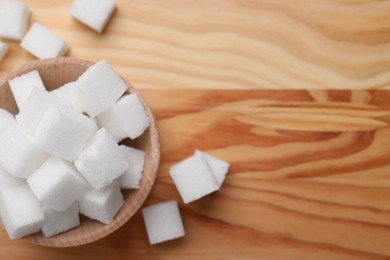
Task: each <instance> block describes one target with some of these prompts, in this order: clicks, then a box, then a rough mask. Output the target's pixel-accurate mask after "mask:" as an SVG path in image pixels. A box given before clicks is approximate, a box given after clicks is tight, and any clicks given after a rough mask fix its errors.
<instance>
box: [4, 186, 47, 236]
mask: <svg viewBox="0 0 390 260" xmlns="http://www.w3.org/2000/svg"><path fill="white" fill-rule="evenodd" d="M0 212H1V219H2V222H3V225H4V227H5V229H6V230H7V233H8V236H9V238H10V239H16V238H20V237H23V236H27V235H30V234H33V233H36V232H38V231H39V230H40V228H41V225H42V221H43V219H44V215H43V212H42V210H41V206H40V204H39V202H38V200H37V199H36V198H35V196H34V194H33V193H32V192H31V190H30V188H29V187H28V186H27V185H23V186H19V187H15V188H11V189H8V190H6V191H3V192H2V193H1V199H0Z"/></svg>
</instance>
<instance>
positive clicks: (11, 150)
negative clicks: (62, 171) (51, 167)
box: [0, 125, 48, 178]
mask: <svg viewBox="0 0 390 260" xmlns="http://www.w3.org/2000/svg"><path fill="white" fill-rule="evenodd" d="M47 157H48V154H47V153H46V152H45V151H43V150H41V149H40V148H38V147H37V146H36V145H35V144H34V143H33V141H32V139H31V138H30V137H29V136H27V135H25V134H24V133H23V132H22V131H21V130H20V129H19V128H18V127H17V126H16V125H15V126H10V127H8V128H7V129H6V131H5V132H4V134H3V135H1V136H0V164H1V165H2V166H3V168H4V170H6V171H7V172H8V173H10V174H12V175H13V176H15V177H19V178H27V177H28V176H29V175H31V174H32V173H33V172H34V171H35V170H36V169H37V168H38V167H40V166H41V165H42V163H43V162H44V161H45V160H46V158H47Z"/></svg>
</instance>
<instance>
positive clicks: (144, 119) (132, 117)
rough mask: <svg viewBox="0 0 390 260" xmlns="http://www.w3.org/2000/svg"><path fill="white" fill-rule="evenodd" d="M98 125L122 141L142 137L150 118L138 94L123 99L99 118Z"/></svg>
mask: <svg viewBox="0 0 390 260" xmlns="http://www.w3.org/2000/svg"><path fill="white" fill-rule="evenodd" d="M97 120H98V123H99V124H100V125H101V126H103V127H105V128H106V129H107V131H108V132H109V133H110V134H111V135H112V136H113V137H114V138H115V139H116V140H117V141H120V140H122V139H124V138H126V137H130V138H132V139H135V138H137V137H138V136H140V135H141V134H142V133H143V132H144V131H145V129H146V128H148V127H149V123H150V122H149V118H148V116H147V115H146V112H145V109H144V106H143V104H142V102H141V100H140V99H139V97H138V95H137V94H131V95H126V96H124V97H122V98H121V99H120V100H119V101H118V102H117V103H116V104H115V105H114V107H113V108H112V109H111V110H109V111H107V112H104V113H102V114H100V115H99V116H98V117H97Z"/></svg>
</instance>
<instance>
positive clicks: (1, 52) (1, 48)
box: [0, 42, 8, 61]
mask: <svg viewBox="0 0 390 260" xmlns="http://www.w3.org/2000/svg"><path fill="white" fill-rule="evenodd" d="M7 52H8V45H7V44H6V43H4V42H0V61H1V60H2V59H3V58H4V56H5V55H6V54H7Z"/></svg>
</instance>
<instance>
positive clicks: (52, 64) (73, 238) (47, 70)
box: [0, 57, 160, 247]
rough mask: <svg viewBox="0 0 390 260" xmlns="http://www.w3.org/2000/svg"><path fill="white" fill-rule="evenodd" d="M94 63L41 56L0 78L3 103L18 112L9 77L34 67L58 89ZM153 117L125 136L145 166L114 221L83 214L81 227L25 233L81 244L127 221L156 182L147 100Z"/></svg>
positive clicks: (39, 240)
mask: <svg viewBox="0 0 390 260" xmlns="http://www.w3.org/2000/svg"><path fill="white" fill-rule="evenodd" d="M91 65H92V63H91V62H88V61H84V60H79V59H75V58H65V57H63V58H56V59H47V60H39V61H34V62H31V63H28V64H26V65H24V66H21V67H20V68H17V69H15V70H13V71H11V72H10V73H8V74H7V75H5V76H3V77H2V78H0V107H2V108H4V109H6V110H8V111H9V112H11V113H13V114H16V113H17V112H18V108H17V106H16V103H15V101H14V98H13V96H12V93H11V90H10V87H9V85H8V80H9V79H12V78H14V77H16V76H19V75H22V74H24V73H27V72H29V71H32V70H38V71H39V74H40V75H41V77H42V80H43V82H44V83H45V86H46V88H47V90H53V89H56V88H58V87H60V86H62V85H63V84H65V83H67V82H70V81H74V80H76V79H77V78H78V77H79V76H80V75H81V74H82V73H83V72H84V71H85V70H86V69H87V68H88V67H89V66H91ZM126 83H127V87H128V88H127V92H128V93H136V92H137V91H136V90H135V89H134V87H133V86H131V85H130V83H128V82H126ZM144 104H145V103H144ZM145 108H146V112H147V114H148V116H149V119H150V122H151V123H150V127H149V128H148V129H147V130H146V131H145V133H144V134H143V135H142V136H140V137H139V138H137V139H135V140H126V141H124V143H125V144H127V145H131V146H133V147H136V148H138V149H141V150H143V151H145V153H146V155H145V167H144V171H143V175H142V180H141V183H140V188H139V189H137V190H126V191H125V190H123V197H124V205H123V207H122V208H121V209H120V211H119V212H118V213H117V215H116V216H115V219H114V221H113V223H112V224H110V225H104V224H101V223H100V222H97V221H94V220H91V219H89V218H86V217H84V216H81V218H80V221H81V224H80V226H79V227H77V228H75V229H72V230H70V231H67V232H65V233H62V234H59V235H57V236H53V237H51V238H46V237H45V236H43V235H42V234H41V233H37V234H34V235H30V236H27V237H24V238H23V239H25V240H28V241H30V242H32V243H34V244H38V245H43V246H50V247H70V246H79V245H83V244H87V243H91V242H93V241H96V240H98V239H100V238H102V237H105V236H107V235H108V234H110V233H112V232H114V231H115V230H117V229H118V228H119V227H121V226H122V225H123V224H125V223H126V222H127V221H128V220H129V219H130V218H131V217H132V216H133V215H134V214H135V213H136V212H137V210H138V209H139V208H140V207H141V205H142V204H143V203H144V201H145V200H146V198H147V196H148V194H149V193H150V190H151V188H152V186H153V183H154V180H155V177H156V173H157V168H158V165H159V161H160V146H159V138H158V133H157V129H156V125H155V121H154V118H153V115H152V113H151V111H150V109H149V107H148V106H147V105H146V104H145Z"/></svg>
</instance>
